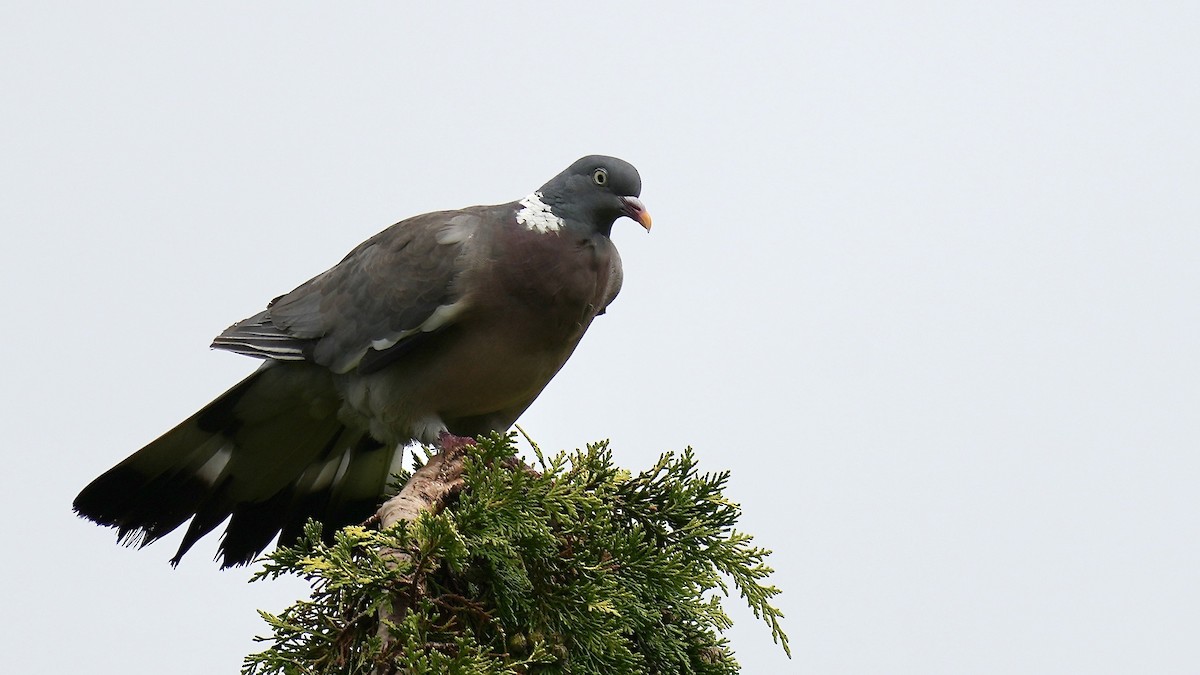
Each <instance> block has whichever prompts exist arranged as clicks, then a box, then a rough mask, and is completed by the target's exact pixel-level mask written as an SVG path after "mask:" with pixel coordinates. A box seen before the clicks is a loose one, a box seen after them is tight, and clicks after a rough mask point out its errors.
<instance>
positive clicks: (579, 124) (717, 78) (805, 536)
mask: <svg viewBox="0 0 1200 675" xmlns="http://www.w3.org/2000/svg"><path fill="white" fill-rule="evenodd" d="M430 4H431V5H436V6H430V7H418V6H415V5H413V4H412V3H405V4H401V3H327V4H323V5H318V6H313V5H310V4H296V3H278V2H277V3H253V4H251V5H250V6H247V5H246V3H234V2H209V3H203V4H202V5H201V4H199V3H197V4H194V5H191V6H185V5H183V4H182V3H140V4H130V3H114V2H109V3H76V4H63V3H16V2H8V3H4V4H3V5H0V26H3V28H0V31H2V32H3V39H0V64H2V65H0V92H3V93H2V94H0V95H2V96H3V105H2V106H0V144H2V145H0V186H2V187H0V223H2V225H3V228H4V239H5V241H6V245H5V246H3V247H2V248H0V257H2V260H0V262H2V267H0V270H2V271H0V274H3V278H2V279H0V281H2V283H3V288H4V293H3V294H0V302H2V303H3V305H2V307H0V309H2V310H3V316H5V317H6V326H5V330H4V337H3V348H4V353H5V355H6V356H7V363H8V367H7V368H6V374H5V376H4V377H3V378H2V384H0V388H2V389H3V394H4V401H5V403H6V412H5V413H4V415H3V418H2V419H3V423H4V438H5V443H6V457H7V461H8V465H7V467H8V473H7V477H8V480H7V481H6V488H5V490H4V496H3V501H4V505H5V513H6V516H5V517H4V518H3V519H2V520H0V522H2V523H3V539H4V541H5V542H7V543H6V547H7V548H6V552H5V554H4V555H3V556H0V561H2V562H0V573H2V574H3V577H2V578H4V579H5V580H6V581H7V586H8V590H7V592H6V594H5V600H4V603H3V604H4V607H5V611H4V614H5V615H6V617H8V619H7V620H8V621H9V622H11V625H10V626H8V627H7V628H5V629H4V630H2V631H0V636H2V637H0V642H3V644H4V654H5V658H4V661H5V662H6V664H7V665H6V669H7V670H9V671H10V672H89V673H160V672H174V673H218V672H233V671H235V670H236V669H237V667H238V665H239V664H240V660H241V658H242V656H243V655H244V654H246V653H247V652H249V651H251V650H253V649H255V648H256V645H255V644H253V643H252V642H251V637H252V636H253V635H255V634H258V633H262V632H264V628H265V625H264V624H263V623H262V622H261V621H260V620H259V619H258V617H257V616H256V615H255V612H254V610H255V608H263V609H267V610H278V609H281V608H282V607H284V606H285V605H286V604H287V603H288V602H290V601H291V600H293V599H295V598H297V597H300V596H302V595H303V594H304V592H305V588H304V586H303V585H302V584H300V583H298V582H290V583H289V582H278V583H273V584H265V583H264V584H254V585H252V586H247V585H246V584H245V580H246V579H247V578H248V576H249V571H247V570H234V571H226V572H219V571H217V569H216V566H215V565H214V564H212V563H210V562H209V561H208V559H207V558H208V556H209V555H210V554H211V553H212V552H213V551H214V550H215V545H216V542H215V537H210V538H209V539H207V540H205V541H203V542H201V544H199V545H198V546H197V547H196V548H195V549H194V552H193V553H192V554H191V555H190V556H189V557H188V558H187V559H186V560H185V561H184V562H183V564H182V565H181V566H180V567H179V569H176V570H173V569H171V568H170V566H169V565H168V564H167V558H169V557H170V556H171V554H172V553H173V551H174V547H175V543H176V542H177V541H178V534H176V535H175V536H173V537H171V538H169V540H168V541H167V542H164V543H162V544H159V545H156V546H153V547H151V548H149V549H147V550H143V551H133V550H129V549H123V548H120V547H118V546H116V544H115V543H114V541H113V534H112V532H111V531H109V530H105V529H101V528H98V527H96V526H94V525H91V524H88V523H85V522H84V521H81V520H77V519H75V518H74V517H73V516H72V514H71V512H70V503H71V500H72V498H73V497H74V496H75V494H76V492H77V491H78V490H79V489H80V488H81V487H83V485H85V484H86V483H87V482H88V481H89V480H91V479H92V478H93V477H95V476H96V475H97V474H99V473H100V472H101V471H103V470H105V469H107V468H108V467H110V466H111V465H112V464H114V463H115V462H117V461H118V460H120V459H122V458H124V457H125V456H126V455H128V454H129V453H131V452H133V451H134V450H136V449H138V448H139V447H141V446H142V445H143V444H145V443H146V442H148V441H150V440H152V439H153V438H155V437H156V436H157V435H158V434H159V433H161V432H163V431H165V430H166V429H168V428H170V427H171V426H173V425H174V424H175V423H176V422H178V421H180V420H182V419H183V418H184V417H186V416H187V415H188V414H190V413H191V412H193V411H194V410H195V409H196V408H198V407H199V406H201V405H202V404H204V403H206V402H207V401H208V400H209V399H211V398H212V397H214V396H215V395H216V394H218V393H220V392H222V391H223V390H224V389H225V388H226V387H227V386H229V385H231V384H232V383H233V382H235V381H237V380H238V379H239V378H241V377H242V376H243V375H245V374H246V373H248V372H249V371H250V370H251V369H252V368H254V366H255V365H256V363H255V362H253V361H252V360H249V359H245V358H241V357H237V356H234V355H231V354H226V353H216V352H210V351H209V350H208V349H207V345H208V342H209V340H210V339H211V338H212V336H213V335H215V334H216V333H217V332H219V331H220V330H221V329H223V328H225V327H226V326H227V325H229V324H230V323H232V322H234V321H236V320H238V319H241V318H243V317H245V316H248V315H250V314H253V313H255V312H256V311H258V310H259V309H260V308H261V307H262V306H263V305H264V303H266V302H267V301H268V300H270V299H271V298H272V297H274V296H275V295H278V294H279V293H282V292H285V291H287V290H290V289H291V288H293V287H294V286H295V285H297V284H298V283H300V282H302V281H304V280H305V279H307V278H309V277H310V276H312V275H314V274H316V273H318V272H320V271H322V270H323V269H325V268H327V267H329V266H330V265H332V264H333V263H335V262H337V261H338V260H339V259H340V258H341V256H342V255H344V254H345V253H346V252H347V251H348V250H349V249H350V248H351V247H353V246H354V245H355V244H357V243H358V242H359V241H361V240H362V239H365V238H366V237H368V236H369V235H371V234H373V233H375V232H376V231H378V230H380V229H382V228H383V227H385V226H387V225H388V224H390V223H392V222H394V221H396V220H399V219H401V218H403V217H406V216H410V215H414V214H417V213H422V212H425V211H429V210H434V209H439V208H454V207H460V206H466V205H469V204H478V203H496V202H503V201H508V200H511V199H516V198H519V197H521V196H523V195H525V194H527V193H529V192H530V191H531V190H533V189H534V188H536V187H538V186H539V185H541V184H542V183H543V182H544V181H545V180H547V179H548V178H550V177H551V176H553V175H554V174H556V173H557V172H558V171H560V170H561V169H562V168H564V167H565V166H567V164H569V163H570V162H571V161H573V160H574V159H576V158H577V157H579V156H581V155H584V154H589V153H604V154H612V155H616V156H619V157H622V158H624V159H627V160H629V161H631V162H633V163H634V164H635V165H636V166H637V167H638V168H639V169H640V170H641V172H642V176H643V180H644V185H645V189H644V192H643V199H644V201H645V202H646V204H647V205H648V207H649V209H650V211H651V213H652V214H653V215H654V219H655V228H654V232H653V233H652V234H651V235H649V236H647V235H645V234H644V233H643V232H642V231H641V229H640V228H638V227H637V226H636V225H634V224H632V223H630V222H628V221H622V222H620V223H618V224H617V227H616V231H615V232H614V235H613V236H614V240H615V241H616V242H617V245H618V246H619V247H620V249H621V253H622V256H623V258H624V261H625V270H626V275H625V288H624V291H623V293H622V294H621V297H620V298H619V299H618V300H617V302H616V304H615V305H614V306H613V307H612V308H611V310H610V312H609V313H608V315H606V316H604V317H601V319H600V320H599V321H597V323H596V324H595V325H594V326H593V328H592V330H591V331H590V333H589V334H588V336H587V337H586V338H585V340H584V343H583V345H582V346H581V347H580V349H579V351H578V352H577V353H576V355H575V356H574V358H573V359H572V361H571V362H570V363H569V364H568V366H567V367H566V368H565V369H564V370H563V372H562V373H561V374H560V375H559V377H558V378H557V379H556V380H555V381H554V382H553V384H552V385H551V386H550V387H549V388H548V389H547V391H546V392H545V393H544V394H543V396H542V398H541V399H540V400H539V401H538V402H537V403H536V404H535V405H534V407H533V408H531V409H530V410H529V411H528V413H527V414H526V415H525V416H524V417H523V419H522V420H521V423H522V425H523V426H524V427H525V428H526V429H527V430H528V431H529V432H530V433H531V434H532V435H533V436H534V437H535V438H537V439H538V440H539V441H540V443H541V444H542V445H543V446H544V447H546V448H548V449H557V448H563V447H575V446H579V445H582V444H584V443H586V442H588V441H592V440H596V439H600V438H605V437H608V438H611V439H612V441H613V447H614V450H615V453H616V456H617V458H618V460H619V461H620V462H621V463H622V464H623V465H625V466H627V467H629V468H631V469H635V470H637V469H640V468H645V467H647V466H648V465H649V464H650V463H651V462H652V461H653V459H654V458H655V457H657V455H658V454H659V453H660V452H661V451H663V450H667V449H680V448H683V447H685V446H687V445H692V446H694V447H695V448H696V450H697V451H698V453H699V456H700V457H701V460H702V466H703V467H704V468H706V469H709V470H720V469H731V470H732V471H733V482H732V487H731V493H732V497H733V498H734V499H736V500H738V501H740V502H741V503H742V505H743V507H744V509H745V517H744V520H743V522H742V524H741V527H742V528H743V529H745V530H747V531H749V532H752V533H754V534H756V535H757V536H758V542H759V543H760V544H762V545H763V546H766V547H769V548H772V549H774V550H775V555H774V556H773V558H772V562H773V564H774V566H775V567H776V569H777V574H776V576H775V581H776V582H777V583H778V585H779V586H781V587H782V588H783V589H784V591H785V593H784V595H783V596H781V598H780V600H779V603H780V605H781V606H782V607H783V609H784V610H785V611H786V612H787V614H788V617H787V619H786V623H785V626H786V629H787V631H788V632H789V634H790V635H791V638H792V641H793V648H794V651H795V654H796V658H795V659H794V660H793V661H791V662H789V661H787V660H786V659H784V658H783V655H782V653H781V652H780V651H779V650H778V649H777V648H776V647H774V646H773V645H772V644H771V642H770V638H769V631H768V630H767V629H766V628H765V627H764V626H762V625H760V624H758V623H756V622H755V621H754V620H753V619H752V618H751V617H750V616H749V614H748V613H747V612H745V611H742V610H740V609H739V600H738V599H736V598H735V599H732V600H731V601H730V603H729V606H730V607H731V608H733V611H734V614H735V617H736V619H737V620H738V625H737V627H736V629H735V630H734V631H732V633H731V637H732V640H733V644H734V647H735V649H736V651H737V654H738V658H739V659H740V660H741V662H742V664H743V666H744V667H745V671H746V672H747V673H784V672H803V673H854V674H858V673H914V674H915V673H919V674H929V673H1015V672H1021V673H1061V672H1089V673H1135V672H1137V673H1145V672H1154V673H1173V672H1177V673H1182V672H1194V668H1195V665H1196V663H1197V662H1198V660H1200V655H1198V654H1197V644H1198V643H1197V640H1196V637H1197V635H1198V634H1200V609H1198V608H1200V574H1198V572H1197V570H1200V542H1198V540H1197V534H1198V532H1200V527H1198V526H1200V523H1198V520H1200V515H1198V514H1200V489H1198V488H1200V455H1198V453H1197V440H1198V438H1200V416H1198V415H1197V408H1198V405H1200V351H1198V349H1197V341H1198V338H1200V303H1198V298H1200V189H1198V187H1200V131H1198V125H1197V120H1198V119H1200V93H1198V92H1200V87H1198V83H1200V46H1198V45H1200V42H1198V41H1197V36H1198V35H1200V5H1197V4H1196V3H1194V2H1178V3H1132V2H1130V3H1118V2H1105V3H1061V2H1049V3H997V4H995V5H994V6H990V7H986V6H984V5H982V4H981V3H923V2H922V3H911V2H910V3H811V4H812V5H813V6H805V5H803V4H798V3H791V5H789V6H787V7H784V3H773V4H769V5H767V4H764V5H755V4H750V3H739V4H738V5H737V6H736V7H734V6H732V4H731V5H730V6H728V7H723V8H719V9H715V8H704V9H701V8H700V5H698V4H697V3H695V2H687V3H682V2H681V3H660V4H657V5H655V6H650V5H649V3H626V2H605V3H600V4H598V5H594V6H589V7H587V8H582V7H576V6H573V5H569V4H566V3H545V4H525V3H502V4H491V5H487V6H486V7H487V8H486V9H480V8H481V7H484V5H483V3H477V4H476V5H466V4H458V3H450V2H444V3H430ZM410 5H411V6H410Z"/></svg>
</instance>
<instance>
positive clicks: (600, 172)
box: [592, 169, 608, 185]
mask: <svg viewBox="0 0 1200 675" xmlns="http://www.w3.org/2000/svg"><path fill="white" fill-rule="evenodd" d="M592 182H593V183H595V184H596V185H608V171H605V170H604V169H596V171H595V172H594V173H592Z"/></svg>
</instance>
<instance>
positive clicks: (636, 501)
mask: <svg viewBox="0 0 1200 675" xmlns="http://www.w3.org/2000/svg"><path fill="white" fill-rule="evenodd" d="M512 440H513V439H512V437H511V436H508V437H505V436H499V435H497V436H494V437H493V438H491V439H485V440H482V441H481V442H480V443H479V445H478V446H477V447H476V448H475V449H473V450H472V451H471V456H470V459H469V460H468V462H467V465H466V472H465V485H466V489H465V490H464V491H463V492H462V494H461V495H460V496H459V498H458V500H457V501H456V502H455V503H453V504H452V505H450V507H449V508H447V509H446V510H444V511H443V512H441V513H439V514H436V515H433V514H429V513H426V514H423V515H422V516H421V517H419V518H418V519H417V520H416V521H414V522H412V523H401V524H399V525H398V526H397V527H395V528H392V529H391V530H389V531H386V532H378V531H373V530H369V529H366V528H363V527H349V528H345V529H343V530H341V531H340V532H337V533H336V535H335V537H334V541H333V542H332V543H331V544H325V543H322V540H321V533H320V527H319V526H318V525H316V524H313V523H310V524H309V526H308V527H307V528H306V529H305V537H304V539H303V540H302V541H301V542H299V543H298V544H296V545H295V546H291V547H283V548H280V549H278V550H276V551H275V552H274V553H272V554H270V556H268V558H267V561H266V567H265V569H264V570H263V571H262V572H260V573H259V574H257V575H256V576H255V580H257V579H261V578H264V577H270V578H274V577H278V576H280V575H282V574H298V575H300V576H302V577H304V578H305V579H308V580H309V581H310V582H312V583H313V586H314V591H313V595H312V598H311V599H310V600H307V601H302V602H298V603H296V604H294V605H292V606H291V607H289V608H287V609H286V610H284V612H283V613H282V614H280V615H278V616H276V615H273V614H268V613H266V612H260V614H262V617H263V618H264V619H265V620H266V621H267V623H268V624H270V626H271V631H272V635H271V636H270V637H268V638H258V639H259V640H261V641H266V642H269V643H270V647H269V648H268V649H267V650H266V651H263V652H260V653H257V654H252V655H251V656H249V657H247V658H246V662H245V665H244V667H243V671H242V672H243V674H244V675H259V674H266V673H289V674H290V673H314V674H316V673H371V672H379V673H389V672H397V673H413V674H430V675H432V674H434V673H437V674H442V673H461V674H463V675H491V674H493V673H494V674H501V673H546V674H557V673H573V674H576V675H582V674H588V673H596V674H600V673H603V674H605V675H611V674H620V673H695V674H698V675H717V674H724V673H736V672H737V671H738V667H737V663H736V661H734V658H733V655H732V653H731V651H730V650H729V647H728V644H727V641H726V640H725V639H724V638H722V637H721V636H720V633H721V632H722V631H724V630H725V629H727V628H729V626H730V625H731V622H730V620H729V617H728V616H726V614H725V612H724V611H723V610H722V608H721V604H720V599H721V597H722V596H724V595H728V586H727V581H728V580H732V582H733V585H734V587H735V588H736V589H737V590H738V591H739V592H740V594H741V596H742V597H743V598H744V599H745V600H746V602H747V603H748V604H749V605H750V607H751V608H753V610H754V612H755V615H756V616H758V617H759V618H761V619H763V620H764V621H765V622H766V623H767V624H768V625H769V626H770V629H771V633H772V636H773V637H774V638H775V640H776V642H778V643H779V644H780V645H781V646H782V647H783V649H784V650H785V651H787V650H788V643H787V636H786V635H784V633H783V630H782V629H781V627H780V625H779V619H780V618H782V615H781V614H780V613H779V611H778V610H777V609H775V608H774V607H772V606H771V605H770V600H771V598H772V597H773V596H775V595H776V594H777V593H779V590H778V589H776V588H775V587H774V586H766V585H763V584H762V581H763V580H764V579H765V578H766V577H767V576H768V575H769V574H770V573H771V571H772V570H771V569H770V568H769V567H767V566H766V565H765V564H764V560H765V558H766V557H767V555H768V554H769V553H770V552H769V551H766V550H764V549H760V548H754V547H751V546H750V540H751V537H750V536H749V535H745V534H742V533H739V532H736V531H734V530H733V525H734V523H735V522H736V521H737V518H738V516H739V514H740V509H739V508H738V506H737V505H736V504H734V503H732V502H730V501H728V500H726V499H725V498H724V497H723V496H722V490H723V489H724V487H725V484H726V482H727V480H728V478H729V474H728V472H723V473H719V474H703V475H701V474H698V473H697V471H696V459H695V457H694V455H693V454H692V451H691V450H690V449H688V450H686V451H684V452H683V453H682V454H680V455H675V454H673V453H668V454H665V455H663V456H662V458H661V459H660V460H659V461H658V463H657V464H655V465H654V467H652V468H651V469H650V470H648V471H645V472H642V473H640V474H638V475H636V476H633V475H631V474H630V473H629V472H628V471H625V470H623V469H619V468H617V467H615V466H614V465H613V463H612V453H611V452H610V451H609V449H608V447H607V444H606V443H598V444H594V445H590V446H588V448H587V449H586V450H584V451H576V452H573V453H569V454H568V453H561V454H559V455H557V456H555V457H552V458H550V459H546V458H545V457H543V455H542V453H541V452H540V451H538V450H537V449H536V447H535V452H537V456H538V461H539V464H540V471H526V470H522V469H514V468H512V466H513V463H512V461H511V458H512V457H513V455H514V453H515V449H514V447H513V443H512ZM506 460H507V461H506ZM389 549H391V550H394V551H400V552H402V553H404V554H405V555H404V556H401V558H399V559H397V558H396V557H395V556H394V555H389V554H387V553H385V552H384V551H387V550H389ZM393 603H396V604H395V605H393ZM393 609H400V610H403V611H397V612H395V613H393V612H391V611H390V610H393ZM381 610H384V611H383V615H384V616H399V617H401V618H400V619H398V620H396V621H389V622H388V629H389V630H390V633H391V635H392V642H390V643H388V646H387V647H384V641H383V640H382V639H381V638H380V637H379V636H378V633H379V621H380V616H381ZM788 653H789V655H790V651H789V652H788Z"/></svg>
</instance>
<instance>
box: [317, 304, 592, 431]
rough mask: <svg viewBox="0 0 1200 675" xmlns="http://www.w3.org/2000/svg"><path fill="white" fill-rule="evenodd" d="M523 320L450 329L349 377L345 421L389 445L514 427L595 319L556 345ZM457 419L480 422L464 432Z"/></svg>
mask: <svg viewBox="0 0 1200 675" xmlns="http://www.w3.org/2000/svg"><path fill="white" fill-rule="evenodd" d="M521 318H522V317H504V318H503V320H497V321H493V322H486V323H487V324H490V325H484V326H480V325H476V326H474V327H473V329H472V330H469V331H457V332H449V333H448V334H446V335H443V336H438V337H439V339H438V340H437V341H436V344H434V345H433V346H431V347H430V348H429V349H427V350H423V351H418V352H416V353H413V354H410V355H408V356H407V357H406V358H404V359H401V360H399V361H397V362H396V363H394V364H392V365H390V366H388V367H386V368H384V369H383V370H380V371H379V372H376V373H371V374H369V375H358V374H353V373H350V374H347V375H345V376H343V380H342V382H341V386H340V388H341V391H342V393H343V397H344V405H343V407H342V411H341V416H342V418H343V419H344V420H347V421H350V420H352V421H353V422H354V423H355V425H356V426H361V427H364V428H367V429H369V430H370V432H371V434H372V435H373V436H375V437H376V438H378V439H379V440H381V441H384V442H388V443H406V442H408V441H410V440H413V439H416V440H418V441H421V442H425V443H428V442H431V440H432V438H431V436H432V437H433V438H436V431H437V429H439V428H444V427H445V426H447V425H449V429H450V431H451V432H456V433H469V434H475V433H482V432H484V431H491V430H497V431H502V430H504V429H507V428H508V427H509V426H510V425H511V424H512V423H513V422H514V421H515V419H516V416H517V415H519V414H520V413H521V412H523V411H524V409H525V408H526V407H528V405H529V404H530V403H531V402H532V401H533V399H534V398H536V397H537V395H538V394H539V393H540V392H541V391H542V389H543V388H545V386H546V384H548V383H549V382H550V379H551V378H552V377H554V375H555V373H557V372H558V370H559V369H560V368H561V367H562V366H563V364H564V363H565V362H566V360H567V357H569V356H570V355H571V352H572V351H574V349H575V346H576V345H577V344H578V342H579V338H580V337H581V336H582V334H583V330H584V329H585V328H586V324H588V323H590V322H591V320H590V317H588V318H587V321H586V323H583V322H580V323H577V324H576V325H574V326H573V327H570V328H569V329H565V330H564V331H563V332H562V334H560V335H559V336H558V338H557V339H555V340H553V341H549V342H548V341H546V340H545V339H544V337H545V335H546V332H545V330H544V327H541V329H539V328H535V327H533V326H531V325H530V324H529V323H528V322H523V321H521V320H520V319H521ZM539 337H540V338H543V339H540V340H539V339H537V338H539ZM455 420H472V422H470V423H469V425H468V426H469V428H467V429H464V430H463V431H456V429H455V426H454V421H455Z"/></svg>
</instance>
